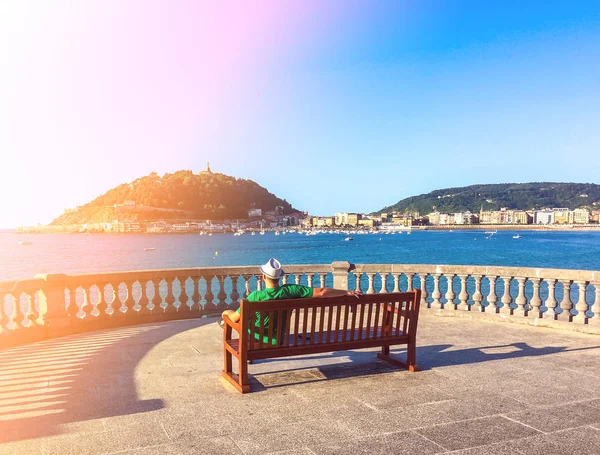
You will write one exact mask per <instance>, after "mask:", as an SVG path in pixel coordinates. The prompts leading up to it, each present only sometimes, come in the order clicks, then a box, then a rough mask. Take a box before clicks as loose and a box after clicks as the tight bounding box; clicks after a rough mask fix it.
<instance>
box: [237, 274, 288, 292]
mask: <svg viewBox="0 0 600 455" xmlns="http://www.w3.org/2000/svg"><path fill="white" fill-rule="evenodd" d="M250 278H252V275H248V274H245V275H242V280H243V282H244V295H243V296H242V297H243V298H246V297H248V294H250ZM286 283H287V279H286Z"/></svg>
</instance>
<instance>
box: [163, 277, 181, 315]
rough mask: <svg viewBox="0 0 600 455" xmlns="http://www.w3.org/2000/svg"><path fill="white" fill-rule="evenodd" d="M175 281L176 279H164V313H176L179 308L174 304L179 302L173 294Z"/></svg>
mask: <svg viewBox="0 0 600 455" xmlns="http://www.w3.org/2000/svg"><path fill="white" fill-rule="evenodd" d="M176 279H177V277H173V278H171V279H165V281H166V282H167V296H166V297H165V302H166V303H167V307H166V308H165V313H176V312H177V311H178V310H179V307H178V306H177V305H176V303H178V302H179V299H178V298H177V297H175V292H174V287H175V280H176Z"/></svg>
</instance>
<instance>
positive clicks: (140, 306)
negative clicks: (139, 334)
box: [133, 280, 148, 314]
mask: <svg viewBox="0 0 600 455" xmlns="http://www.w3.org/2000/svg"><path fill="white" fill-rule="evenodd" d="M137 283H138V284H139V285H140V297H139V299H138V301H137V302H136V304H135V306H134V307H133V309H134V310H135V311H136V312H137V313H138V314H143V313H146V310H147V305H148V295H147V292H146V285H147V283H148V282H147V281H139V280H138V282H137Z"/></svg>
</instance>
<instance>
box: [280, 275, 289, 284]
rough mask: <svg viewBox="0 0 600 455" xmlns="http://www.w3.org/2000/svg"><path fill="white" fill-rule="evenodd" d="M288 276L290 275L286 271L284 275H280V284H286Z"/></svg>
mask: <svg viewBox="0 0 600 455" xmlns="http://www.w3.org/2000/svg"><path fill="white" fill-rule="evenodd" d="M289 276H290V274H289V273H286V274H285V275H283V276H282V277H281V284H282V285H286V284H288V277H289Z"/></svg>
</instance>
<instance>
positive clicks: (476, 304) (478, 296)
mask: <svg viewBox="0 0 600 455" xmlns="http://www.w3.org/2000/svg"><path fill="white" fill-rule="evenodd" d="M473 279H474V280H475V293H474V294H473V302H474V303H473V307H474V308H475V311H479V312H482V311H483V307H482V306H481V302H482V300H483V294H482V293H481V275H473Z"/></svg>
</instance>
